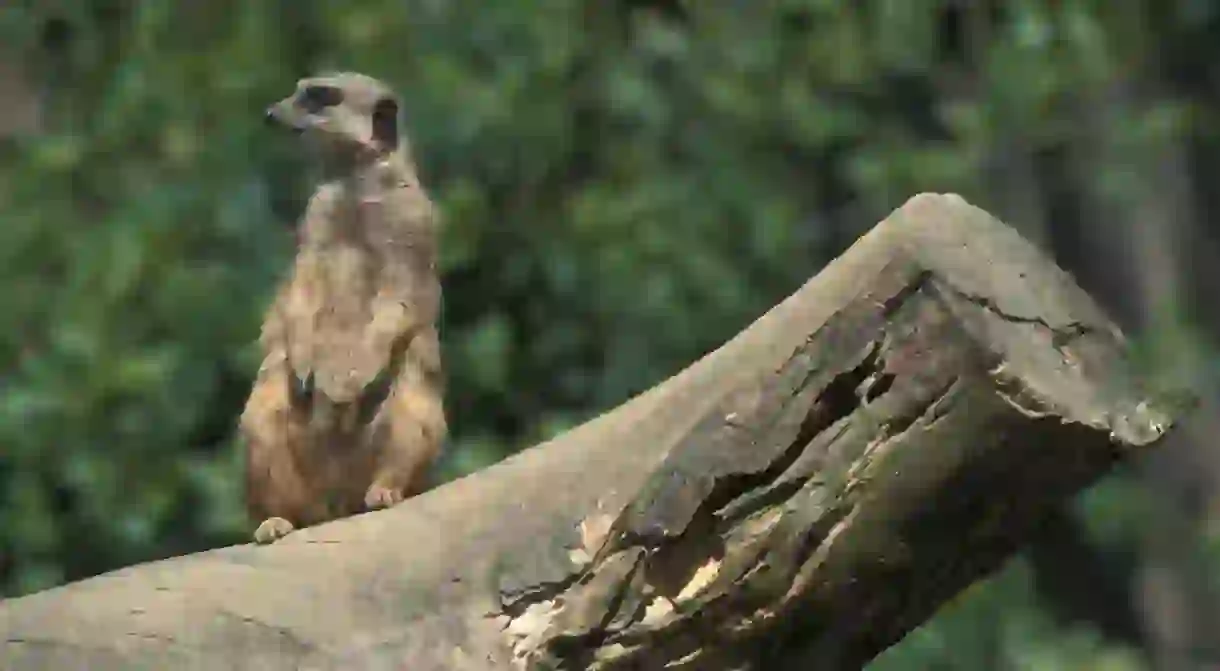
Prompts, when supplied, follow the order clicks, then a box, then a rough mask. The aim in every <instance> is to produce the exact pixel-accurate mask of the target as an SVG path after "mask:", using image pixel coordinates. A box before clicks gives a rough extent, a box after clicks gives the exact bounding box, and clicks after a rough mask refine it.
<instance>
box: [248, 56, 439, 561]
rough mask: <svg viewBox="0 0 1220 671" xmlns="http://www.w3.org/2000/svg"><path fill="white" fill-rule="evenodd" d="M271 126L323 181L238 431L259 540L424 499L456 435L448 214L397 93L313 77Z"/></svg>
mask: <svg viewBox="0 0 1220 671" xmlns="http://www.w3.org/2000/svg"><path fill="white" fill-rule="evenodd" d="M266 117H267V121H268V122H269V123H271V124H272V125H275V126H281V127H286V128H288V129H291V130H293V131H295V132H296V133H297V134H299V135H300V136H301V137H302V139H303V140H304V141H305V142H306V143H307V145H308V146H309V149H310V150H311V151H310V153H311V154H312V155H313V156H314V157H315V158H316V159H317V162H318V166H319V168H320V181H319V183H318V184H317V186H316V189H315V191H314V193H313V195H312V197H311V198H310V200H309V203H308V205H307V206H306V209H305V213H304V216H303V217H302V219H301V222H300V231H299V246H298V250H297V255H296V259H295V261H294V265H293V268H292V271H291V274H290V276H289V277H288V279H287V281H286V282H284V283H283V284H282V285H281V287H280V289H279V291H278V293H277V295H276V297H275V299H274V302H273V305H272V306H271V309H270V310H269V311H268V313H267V315H266V317H265V319H264V322H263V327H262V332H261V335H260V337H259V342H260V345H261V347H262V350H263V353H264V359H263V362H262V365H261V367H260V369H259V372H258V376H257V379H256V381H255V383H254V387H253V389H252V390H251V392H250V396H249V399H248V400H247V402H246V407H245V410H244V411H243V412H242V415H241V419H240V421H239V432H240V435H241V437H242V438H243V442H244V443H245V450H246V455H245V456H246V469H247V472H246V504H247V508H248V510H249V513H250V515H251V517H252V518H253V523H254V524H257V525H258V526H257V529H256V530H255V532H254V540H255V542H257V543H260V544H264V543H270V542H274V541H275V540H277V539H279V538H282V537H283V536H285V535H286V534H288V533H290V532H292V531H293V530H294V529H295V528H300V527H304V526H311V525H315V524H319V523H321V522H325V521H327V520H330V519H335V518H338V517H344V516H348V515H352V514H356V513H358V512H361V511H363V510H372V509H377V508H385V507H389V506H393V505H395V504H397V503H399V502H401V501H402V500H403V499H404V498H407V497H409V496H413V495H414V494H417V493H419V492H420V490H421V488H422V487H423V485H424V479H425V475H426V471H427V469H428V467H429V466H430V465H431V463H432V462H433V461H434V460H435V459H436V457H437V456H438V455H439V453H440V450H441V444H442V441H443V440H444V438H445V435H446V431H447V426H446V420H445V412H444V407H443V398H442V397H443V394H444V379H443V373H442V368H441V353H440V342H439V336H438V332H437V319H438V317H439V314H438V313H439V310H440V299H441V286H440V280H439V277H438V274H437V267H436V263H437V258H436V256H437V241H436V238H437V232H438V231H437V226H438V224H437V220H438V217H437V215H436V213H435V209H434V206H433V204H432V202H431V201H430V200H429V199H428V196H427V195H426V194H425V193H424V191H423V189H422V187H421V185H420V182H419V178H418V176H417V174H416V170H415V166H414V163H413V162H412V160H411V158H410V156H409V151H408V150H407V147H406V144H407V143H406V138H405V137H404V134H403V133H402V132H401V131H400V127H401V126H400V122H399V103H398V98H397V96H395V95H394V93H393V92H392V91H391V90H390V88H389V87H388V86H386V85H385V84H384V83H382V82H380V81H378V80H376V79H374V78H372V77H368V76H366V75H361V74H356V73H339V74H332V75H325V76H318V77H311V78H307V79H302V80H301V81H299V82H298V83H297V87H296V91H295V92H294V93H293V94H292V95H290V96H289V97H287V98H285V99H283V100H281V101H279V102H277V103H275V104H273V105H272V106H271V107H269V108H268V109H267V112H266Z"/></svg>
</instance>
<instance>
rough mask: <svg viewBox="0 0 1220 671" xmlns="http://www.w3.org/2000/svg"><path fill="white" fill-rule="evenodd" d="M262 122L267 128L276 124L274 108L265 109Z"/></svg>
mask: <svg viewBox="0 0 1220 671" xmlns="http://www.w3.org/2000/svg"><path fill="white" fill-rule="evenodd" d="M263 121H264V122H265V123H266V124H267V125H268V126H274V125H275V124H276V123H277V122H276V119H275V108H274V107H268V108H267V113H266V115H265V116H263Z"/></svg>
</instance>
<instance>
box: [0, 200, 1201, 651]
mask: <svg viewBox="0 0 1220 671" xmlns="http://www.w3.org/2000/svg"><path fill="white" fill-rule="evenodd" d="M1124 349H1125V345H1124V341H1123V337H1122V335H1121V334H1120V333H1119V331H1118V329H1117V328H1116V327H1115V326H1114V325H1113V324H1112V323H1111V322H1110V321H1109V320H1108V319H1107V318H1106V317H1105V316H1104V315H1103V314H1102V312H1101V311H1100V310H1099V309H1098V307H1097V306H1096V305H1095V304H1094V303H1093V301H1092V300H1091V299H1090V298H1089V297H1088V296H1087V295H1086V294H1085V293H1084V292H1083V291H1082V290H1081V289H1080V288H1079V287H1077V286H1076V284H1075V283H1074V282H1073V281H1072V279H1071V278H1070V277H1069V276H1068V275H1067V274H1066V273H1064V272H1063V271H1061V270H1059V269H1058V268H1057V267H1055V266H1054V264H1052V263H1051V262H1049V261H1048V260H1046V258H1045V257H1043V256H1042V255H1041V254H1040V253H1039V252H1038V251H1037V250H1035V249H1034V248H1033V247H1032V246H1031V245H1030V244H1029V243H1028V242H1026V241H1025V240H1023V239H1022V238H1021V237H1020V236H1019V235H1018V234H1017V233H1016V232H1015V231H1013V230H1012V229H1010V228H1008V227H1007V226H1005V225H1003V224H1001V223H999V222H998V221H996V220H994V219H993V218H991V217H990V216H989V215H987V214H986V213H985V212H983V211H982V210H979V209H977V208H974V207H972V206H970V205H968V204H967V203H966V202H965V201H963V200H962V199H960V198H959V197H957V196H951V195H949V196H945V195H932V194H924V195H920V196H917V197H915V198H913V199H911V200H910V201H909V202H907V203H906V204H905V205H904V206H903V207H902V208H900V209H899V210H897V211H896V212H894V213H893V214H892V215H891V216H890V217H889V218H888V219H886V220H885V221H884V222H882V223H881V224H879V225H878V226H877V227H876V228H874V229H873V231H871V232H870V233H868V234H867V235H865V236H864V237H863V238H861V239H860V240H859V241H858V242H857V243H856V244H855V245H854V246H853V247H852V248H851V249H849V250H848V251H847V252H846V253H845V254H844V255H843V256H842V257H840V258H839V259H837V260H835V261H834V262H833V263H831V264H830V265H829V266H827V267H826V268H825V269H824V270H823V271H822V272H821V273H820V274H819V275H818V276H817V277H815V278H814V279H812V280H811V281H810V282H809V283H807V284H806V285H805V286H804V287H803V288H801V289H800V290H799V291H797V293H795V294H794V295H793V296H791V297H789V298H788V299H787V300H785V301H784V302H783V303H781V304H780V305H778V306H776V307H775V308H774V309H772V310H771V311H770V312H769V313H767V314H766V315H765V316H763V317H762V318H760V319H759V320H758V321H757V322H755V323H754V324H753V325H751V326H750V327H749V328H748V329H746V330H745V331H744V332H742V333H741V334H739V335H738V336H737V337H736V338H734V339H733V340H732V341H730V342H729V343H727V344H725V345H724V346H723V347H721V348H720V349H718V350H716V351H715V352H713V353H711V354H709V355H707V356H706V357H704V358H703V359H702V360H700V361H698V362H697V363H695V364H694V365H692V366H691V367H689V368H687V369H686V370H685V371H683V372H681V373H680V374H678V375H676V376H675V377H673V378H671V379H670V380H668V381H666V382H664V383H662V384H660V385H658V386H657V387H655V388H653V389H652V390H650V391H648V392H645V393H644V394H642V395H640V396H638V397H636V398H635V399H633V400H631V401H629V402H628V403H626V404H624V405H623V406H621V407H619V408H617V409H615V410H613V411H611V412H608V413H606V414H604V415H602V416H600V417H598V418H596V419H594V420H592V421H590V422H588V423H586V424H584V425H582V426H580V427H578V428H576V429H574V430H572V431H570V432H568V433H566V434H563V435H561V436H559V437H557V438H555V439H553V440H551V441H549V442H547V443H544V444H542V445H539V446H537V447H535V448H532V449H530V450H527V451H525V452H523V453H521V454H519V455H517V456H516V457H514V458H511V459H509V460H506V461H505V462H503V463H501V464H498V465H496V466H494V467H492V468H489V469H486V470H484V471H482V472H479V473H476V474H474V475H472V476H470V477H467V478H464V479H461V480H458V481H456V482H453V483H450V484H448V485H446V486H444V487H440V488H438V489H435V490H433V491H431V492H428V493H427V494H424V495H422V496H420V497H417V498H414V499H412V500H410V501H408V502H406V503H405V504H403V505H400V506H398V507H396V508H394V509H391V510H387V511H382V512H377V513H371V514H366V515H361V516H357V517H354V518H350V519H347V520H342V521H338V522H333V523H330V524H326V525H322V526H319V527H315V528H312V529H306V530H302V531H300V532H297V533H295V534H293V535H291V536H289V537H288V538H286V539H285V540H283V541H281V542H279V543H277V544H275V545H273V546H269V547H253V546H238V547H230V548H223V549H218V550H213V551H210V552H204V553H201V554H197V555H192V556H186V557H180V558H175V559H171V560H167V561H161V562H156V563H152V564H146V565H142V566H136V567H132V568H129V569H125V570H122V571H118V572H115V573H111V574H108V575H104V576H101V577H98V578H94V579H90V580H85V581H82V582H79V583H76V584H72V585H67V586H65V587H60V588H57V589H52V590H48V591H46V592H42V593H38V594H33V595H30V596H26V597H22V598H18V599H13V600H10V601H8V602H6V603H4V604H0V631H3V632H4V635H5V642H4V648H3V650H2V651H0V659H4V660H6V663H7V666H6V667H5V668H8V669H12V670H13V671H22V670H24V669H50V668H55V669H68V668H89V669H91V670H94V671H98V670H102V669H133V668H138V669H144V668H147V669H169V668H174V669H178V668H182V669H213V668H215V669H246V668H250V669H255V668H257V669H340V668H360V669H392V668H397V669H412V670H413V671H417V670H421V669H492V668H496V669H499V668H538V669H545V668H552V669H558V668H570V669H577V668H592V669H661V668H674V669H773V668H778V669H783V668H818V669H854V668H859V667H861V666H863V665H864V664H865V663H867V661H868V660H870V659H871V658H872V657H874V656H875V655H876V654H878V653H879V652H881V651H882V650H884V649H885V648H886V647H888V646H889V645H891V644H892V643H894V642H895V641H897V640H898V639H899V638H901V637H902V636H903V635H904V634H905V633H906V632H908V631H910V630H911V629H912V628H913V627H915V626H917V625H919V624H920V623H921V622H923V621H924V620H925V619H927V618H928V617H930V616H931V615H932V614H933V613H934V612H935V610H936V609H937V607H938V606H939V605H940V604H942V603H944V602H945V601H946V600H948V599H949V598H951V597H952V596H954V595H955V594H957V593H958V592H959V591H961V590H962V589H963V588H965V587H966V586H968V585H969V584H970V583H972V582H973V581H975V580H978V579H980V578H981V577H983V576H985V575H987V574H988V573H990V572H991V571H993V570H995V569H996V568H997V567H999V566H1000V565H1001V563H1002V562H1003V561H1004V560H1005V559H1006V558H1007V557H1009V556H1010V555H1011V554H1012V553H1013V552H1014V551H1015V550H1016V549H1018V548H1019V547H1020V545H1021V544H1022V543H1023V541H1024V540H1025V539H1027V538H1028V537H1029V535H1030V533H1031V532H1032V531H1033V530H1034V529H1035V527H1036V526H1037V524H1038V522H1039V521H1040V520H1041V519H1044V517H1045V516H1046V515H1047V513H1048V512H1049V511H1051V510H1053V509H1054V508H1055V506H1056V505H1058V504H1061V503H1062V502H1063V501H1064V500H1065V499H1066V498H1067V497H1070V496H1071V495H1072V494H1073V493H1074V492H1076V491H1077V490H1079V489H1081V488H1083V487H1085V486H1087V485H1088V484H1089V483H1091V482H1092V481H1094V480H1095V479H1096V478H1098V477H1099V476H1101V475H1102V474H1104V473H1105V472H1106V471H1107V469H1108V468H1109V467H1110V466H1111V465H1112V464H1113V463H1114V462H1115V461H1116V460H1118V459H1121V458H1123V457H1125V456H1126V455H1129V454H1131V453H1133V452H1138V451H1140V449H1141V448H1143V447H1146V446H1149V445H1151V444H1152V443H1154V442H1156V441H1157V440H1158V439H1159V438H1160V437H1161V436H1162V435H1163V434H1164V432H1165V431H1166V430H1167V429H1168V428H1169V426H1170V424H1171V423H1172V421H1173V416H1174V415H1175V414H1176V412H1177V410H1178V407H1179V405H1178V404H1176V403H1168V402H1164V401H1161V400H1159V399H1160V398H1161V397H1160V396H1155V395H1152V394H1150V393H1149V392H1148V391H1147V390H1144V389H1143V388H1142V387H1143V385H1141V384H1140V381H1139V380H1137V379H1133V378H1132V377H1131V376H1130V375H1128V374H1127V373H1126V372H1125V371H1126V367H1125V366H1124Z"/></svg>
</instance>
